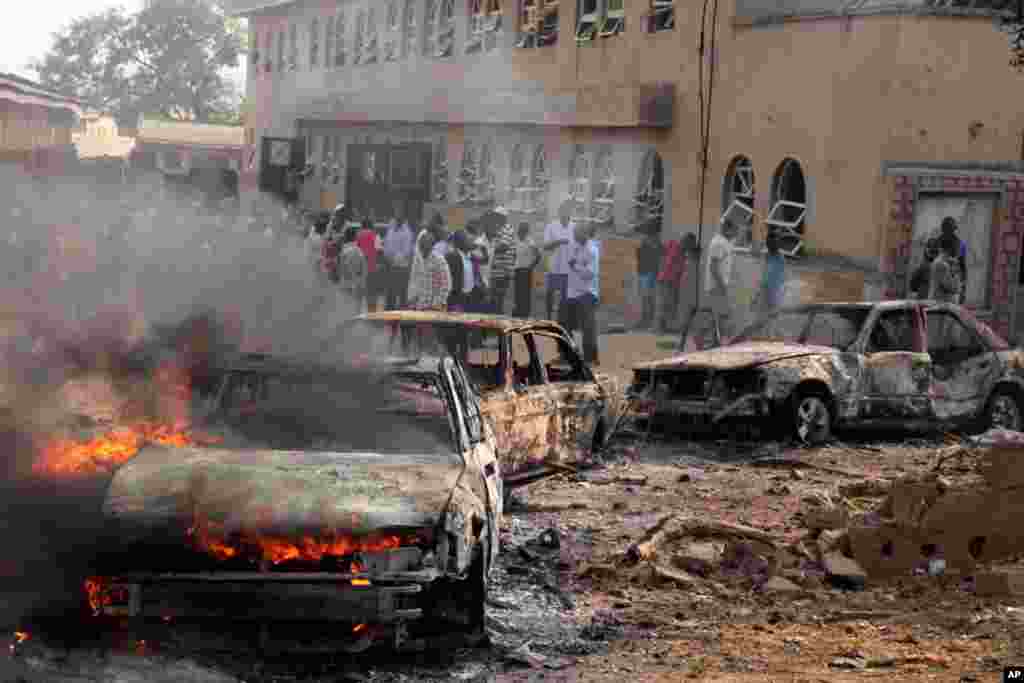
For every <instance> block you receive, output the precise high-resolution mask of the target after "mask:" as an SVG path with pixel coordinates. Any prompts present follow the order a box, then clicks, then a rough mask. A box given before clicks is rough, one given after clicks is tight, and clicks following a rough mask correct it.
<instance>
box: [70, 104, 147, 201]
mask: <svg viewBox="0 0 1024 683" xmlns="http://www.w3.org/2000/svg"><path fill="white" fill-rule="evenodd" d="M72 141H73V142H74V145H75V150H76V151H77V153H78V162H79V169H78V171H79V173H82V174H86V175H88V176H90V177H92V178H93V179H94V180H102V181H104V182H106V183H114V184H121V185H123V184H124V183H126V182H128V178H129V175H130V169H131V156H132V153H133V152H134V150H135V138H134V137H125V136H122V135H121V131H120V130H119V128H118V125H117V120H116V119H115V118H114V117H113V116H110V115H107V114H102V113H100V112H93V111H88V112H85V113H84V114H83V115H82V123H81V128H80V130H79V131H78V132H77V133H74V134H73V135H72Z"/></svg>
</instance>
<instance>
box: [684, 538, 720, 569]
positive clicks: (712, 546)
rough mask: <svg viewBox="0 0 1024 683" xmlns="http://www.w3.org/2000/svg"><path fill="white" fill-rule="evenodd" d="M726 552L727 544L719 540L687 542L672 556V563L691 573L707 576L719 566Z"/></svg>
mask: <svg viewBox="0 0 1024 683" xmlns="http://www.w3.org/2000/svg"><path fill="white" fill-rule="evenodd" d="M724 553H725V544H724V543H722V542H718V541H700V542H697V541H693V542H690V543H687V544H686V545H685V546H684V547H683V548H682V549H681V550H680V551H679V552H677V553H675V554H674V555H673V557H672V564H674V565H675V566H677V567H679V568H680V569H684V570H686V571H687V572H689V573H691V574H696V575H698V576H707V575H708V574H710V573H711V572H713V571H715V569H717V568H718V565H719V563H720V562H721V561H722V556H723V554H724Z"/></svg>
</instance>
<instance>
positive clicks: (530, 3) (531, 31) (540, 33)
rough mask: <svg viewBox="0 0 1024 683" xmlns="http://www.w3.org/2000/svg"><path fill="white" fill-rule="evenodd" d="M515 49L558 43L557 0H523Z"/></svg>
mask: <svg viewBox="0 0 1024 683" xmlns="http://www.w3.org/2000/svg"><path fill="white" fill-rule="evenodd" d="M521 7H522V14H521V15H520V17H519V40H518V41H517V42H516V47H543V46H544V45H554V44H555V43H557V42H558V0H523V1H522V5H521Z"/></svg>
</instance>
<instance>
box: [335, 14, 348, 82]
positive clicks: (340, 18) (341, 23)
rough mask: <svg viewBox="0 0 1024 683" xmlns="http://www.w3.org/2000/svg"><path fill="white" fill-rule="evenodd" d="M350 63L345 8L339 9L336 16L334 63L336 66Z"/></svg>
mask: <svg viewBox="0 0 1024 683" xmlns="http://www.w3.org/2000/svg"><path fill="white" fill-rule="evenodd" d="M347 63H348V42H347V41H346V40H345V10H338V14H337V15H336V16H335V17H334V55H333V59H332V64H333V66H334V67H335V68H338V67H341V66H345V65H346V64H347Z"/></svg>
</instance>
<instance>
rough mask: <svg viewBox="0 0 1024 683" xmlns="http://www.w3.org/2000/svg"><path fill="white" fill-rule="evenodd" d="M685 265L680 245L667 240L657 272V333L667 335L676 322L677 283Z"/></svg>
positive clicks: (677, 304) (677, 242) (675, 241)
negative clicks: (658, 309)
mask: <svg viewBox="0 0 1024 683" xmlns="http://www.w3.org/2000/svg"><path fill="white" fill-rule="evenodd" d="M685 265H686V263H685V261H684V258H683V250H682V244H681V242H680V241H679V240H669V241H668V242H666V243H665V247H664V249H663V250H662V253H661V268H660V269H659V270H658V302H659V308H660V309H661V310H660V311H659V315H658V332H659V333H660V334H668V333H669V332H671V330H672V327H673V326H674V325H675V322H676V314H677V313H678V311H679V283H680V280H681V279H682V276H683V268H684V267H685Z"/></svg>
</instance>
